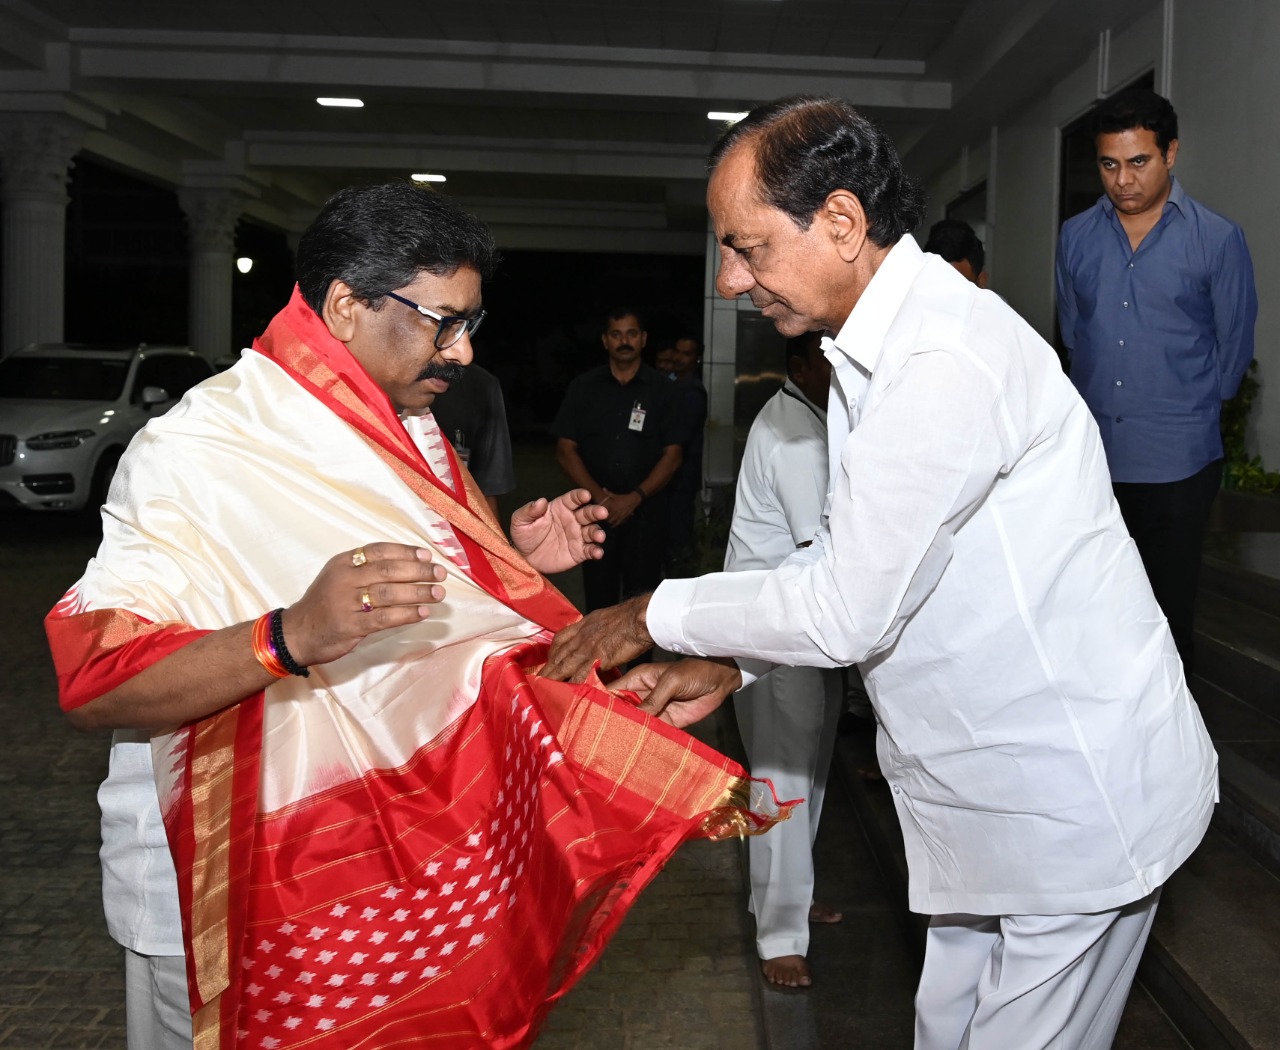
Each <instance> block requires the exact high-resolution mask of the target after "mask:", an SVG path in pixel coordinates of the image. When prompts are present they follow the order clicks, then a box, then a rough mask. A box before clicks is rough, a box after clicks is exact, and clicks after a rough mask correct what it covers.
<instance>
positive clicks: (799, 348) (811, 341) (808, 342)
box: [787, 331, 822, 375]
mask: <svg viewBox="0 0 1280 1050" xmlns="http://www.w3.org/2000/svg"><path fill="white" fill-rule="evenodd" d="M821 345H822V333H821V332H820V331H815V332H805V333H804V334H803V335H796V336H792V337H791V338H790V339H788V340H787V375H790V374H791V362H792V360H794V359H796V358H799V359H800V360H803V361H807V360H808V359H809V355H810V354H811V353H812V352H813V350H814V348H815V347H818V346H821Z"/></svg>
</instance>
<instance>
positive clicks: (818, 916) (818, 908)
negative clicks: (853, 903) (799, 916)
mask: <svg viewBox="0 0 1280 1050" xmlns="http://www.w3.org/2000/svg"><path fill="white" fill-rule="evenodd" d="M843 918H844V912H839V911H836V910H835V909H834V908H828V907H827V906H826V905H825V904H814V905H812V906H811V907H810V908H809V921H810V922H820V923H823V924H825V925H827V926H834V925H835V924H836V923H838V922H840V920H842V919H843ZM787 958H793V956H787ZM794 958H799V956H795V957H794Z"/></svg>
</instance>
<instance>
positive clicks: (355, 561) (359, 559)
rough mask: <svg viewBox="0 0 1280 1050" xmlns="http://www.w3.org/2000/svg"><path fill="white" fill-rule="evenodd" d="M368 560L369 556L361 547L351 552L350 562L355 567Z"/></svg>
mask: <svg viewBox="0 0 1280 1050" xmlns="http://www.w3.org/2000/svg"><path fill="white" fill-rule="evenodd" d="M368 560H369V556H368V555H367V554H365V552H364V548H363V547H357V548H356V549H355V550H353V551H352V552H351V564H352V565H354V566H355V567H356V568H357V569H358V568H360V566H361V565H363V564H364V563H365V562H367V561H368Z"/></svg>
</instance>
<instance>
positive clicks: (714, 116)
mask: <svg viewBox="0 0 1280 1050" xmlns="http://www.w3.org/2000/svg"><path fill="white" fill-rule="evenodd" d="M749 112H750V110H745V109H744V110H743V111H742V112H741V113H725V112H721V111H720V110H718V109H713V110H712V111H711V112H710V113H708V114H707V119H708V120H727V121H728V122H729V123H730V124H736V123H738V121H740V120H741V119H742V118H743V117H745V116H746V115H747V113H749Z"/></svg>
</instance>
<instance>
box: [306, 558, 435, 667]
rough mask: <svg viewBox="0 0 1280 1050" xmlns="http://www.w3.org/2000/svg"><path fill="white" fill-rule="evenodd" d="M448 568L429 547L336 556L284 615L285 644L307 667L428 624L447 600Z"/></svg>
mask: <svg viewBox="0 0 1280 1050" xmlns="http://www.w3.org/2000/svg"><path fill="white" fill-rule="evenodd" d="M444 577H445V572H444V568H443V567H442V566H440V565H437V564H435V563H434V562H433V561H432V560H431V552H430V551H429V550H427V549H425V548H423V547H410V546H408V545H406V544H403V543H367V544H365V545H364V546H363V547H357V548H356V549H355V550H353V551H343V552H342V553H341V554H335V555H334V556H333V557H332V558H330V559H329V560H328V561H327V562H325V565H324V568H322V569H321V570H320V572H319V574H318V575H317V576H316V578H315V579H314V580H313V581H312V583H311V586H310V587H308V588H307V591H306V593H305V594H304V595H303V596H302V597H301V598H300V599H298V601H297V602H296V603H294V604H293V605H291V606H290V607H289V608H287V609H286V610H285V611H284V617H283V627H284V634H285V642H286V644H287V645H288V647H289V651H290V653H291V654H292V656H293V658H294V659H295V660H297V661H298V663H300V664H302V665H303V666H310V665H312V664H327V663H329V662H330V661H331V660H336V659H338V657H340V656H346V655H347V653H349V652H351V650H352V649H354V648H355V647H356V646H357V645H359V644H360V642H361V641H362V640H363V639H364V638H366V637H367V636H369V635H371V634H375V633H377V632H378V631H385V630H387V629H388V628H391V627H403V626H404V625H405V624H408V623H417V622H418V621H419V620H425V619H426V618H427V616H428V615H429V614H430V610H429V609H428V606H429V605H433V604H435V603H436V602H439V601H441V600H443V598H444V588H443V587H439V586H435V585H436V584H438V583H439V582H440V581H442V580H443V579H444Z"/></svg>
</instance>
